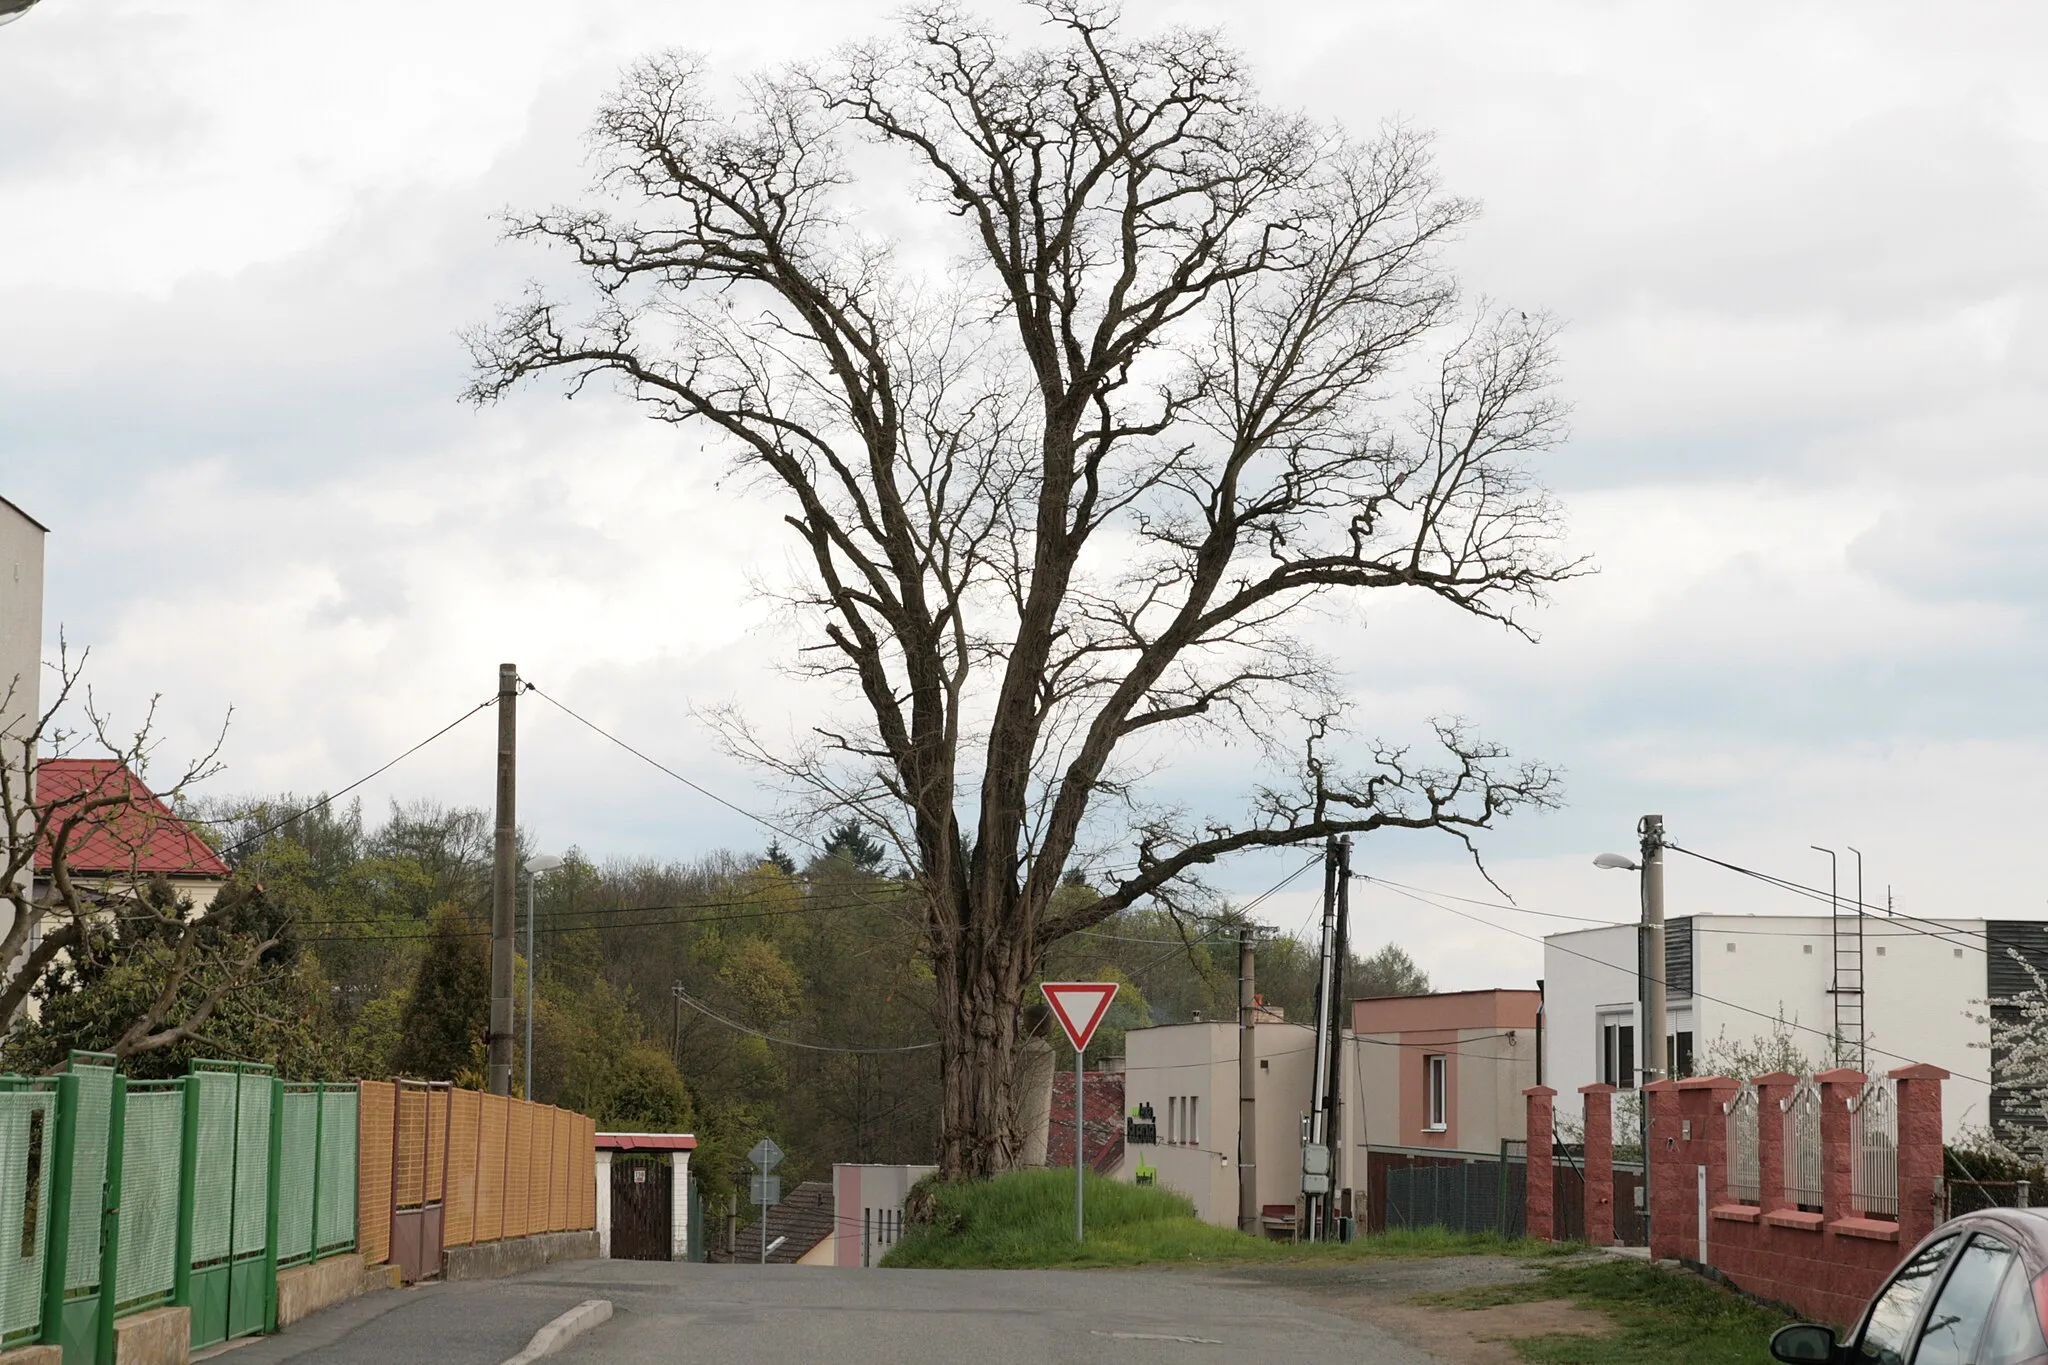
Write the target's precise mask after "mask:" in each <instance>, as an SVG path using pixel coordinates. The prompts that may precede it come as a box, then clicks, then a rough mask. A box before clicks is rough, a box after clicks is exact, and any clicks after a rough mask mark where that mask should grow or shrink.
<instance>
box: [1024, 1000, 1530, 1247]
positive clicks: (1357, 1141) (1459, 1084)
mask: <svg viewBox="0 0 2048 1365" xmlns="http://www.w3.org/2000/svg"><path fill="white" fill-rule="evenodd" d="M1541 999H1542V997H1541V995H1540V993H1539V992H1537V991H1533V990H1483V991H1447V992H1443V993H1440V994H1436V995H1415V996H1400V997H1389V998H1384V999H1370V1000H1358V1001H1354V1002H1352V1010H1351V1025H1352V1026H1351V1028H1349V1029H1346V1030H1345V1031H1344V1032H1343V1035H1342V1036H1341V1038H1340V1039H1339V1040H1338V1043H1337V1046H1338V1048H1339V1051H1338V1055H1337V1074H1338V1094H1339V1098H1340V1102H1341V1104H1342V1106H1343V1112H1342V1116H1341V1138H1340V1140H1339V1142H1338V1143H1337V1148H1338V1152H1337V1160H1336V1164H1335V1169H1334V1170H1333V1171H1332V1172H1331V1185H1332V1189H1333V1190H1334V1192H1335V1196H1336V1209H1337V1211H1338V1213H1339V1214H1341V1215H1344V1216H1351V1217H1367V1216H1368V1215H1367V1206H1368V1203H1369V1202H1370V1201H1369V1198H1368V1193H1367V1192H1368V1189H1369V1188H1370V1187H1371V1186H1372V1185H1373V1184H1374V1183H1375V1182H1377V1183H1381V1184H1383V1179H1381V1178H1379V1177H1377V1176H1376V1175H1375V1170H1376V1169H1377V1168H1379V1167H1385V1166H1388V1165H1402V1164H1409V1163H1411V1162H1413V1161H1416V1160H1422V1161H1446V1160H1453V1161H1462V1160H1464V1159H1466V1158H1467V1157H1471V1156H1479V1155H1484V1156H1486V1157H1488V1158H1490V1159H1493V1160H1498V1159H1499V1155H1500V1142H1501V1140H1502V1139H1503V1138H1510V1137H1520V1136H1521V1135H1522V1103H1523V1101H1522V1094H1521V1092H1522V1090H1523V1089H1524V1088H1526V1087H1528V1086H1531V1085H1534V1084H1535V1083H1536V1056H1537V1046H1536V1026H1537V1016H1538V1011H1539V1009H1540V1006H1541ZM1238 1036H1239V1035H1238V1026H1237V1024H1236V1023H1235V1022H1231V1023H1213V1024H1212V1023H1198V1024H1168V1025H1162V1026H1158V1027H1154V1028H1144V1029H1132V1030H1130V1031H1129V1032H1128V1033H1126V1034H1125V1035H1124V1052H1125V1058H1124V1094H1125V1103H1126V1106H1127V1107H1128V1108H1129V1109H1130V1110H1131V1111H1133V1112H1141V1111H1145V1112H1149V1113H1150V1115H1151V1121H1150V1123H1149V1124H1143V1123H1134V1124H1132V1125H1131V1126H1130V1131H1129V1133H1128V1135H1127V1137H1126V1141H1125V1148H1124V1159H1123V1162H1122V1165H1121V1167H1120V1169H1119V1172H1118V1174H1119V1176H1120V1177H1121V1178H1123V1179H1126V1180H1130V1179H1135V1178H1136V1175H1137V1171H1138V1167H1139V1166H1140V1165H1144V1166H1147V1167H1150V1168H1151V1170H1152V1171H1154V1172H1156V1175H1155V1176H1154V1177H1153V1178H1154V1179H1155V1180H1156V1181H1157V1183H1158V1184H1160V1185H1163V1186H1167V1187H1169V1188H1171V1189H1175V1190H1178V1191H1180V1192H1181V1193H1182V1194H1184V1195H1186V1196H1187V1197H1188V1198H1189V1199H1190V1200H1192V1201H1193V1202H1194V1205H1195V1213H1196V1215H1197V1216H1198V1217H1200V1218H1202V1219H1203V1220H1204V1221H1206V1222H1210V1223H1214V1224H1217V1225H1218V1226H1221V1227H1234V1226H1236V1224H1237V1213H1238V1188H1237V1133H1238V1069H1237V1055H1238ZM1252 1039H1253V1043H1252V1045H1253V1047H1254V1048H1255V1049H1256V1051H1257V1056H1258V1063H1259V1066H1258V1075H1257V1079H1256V1081H1255V1083H1254V1087H1253V1096H1254V1105H1255V1108H1256V1111H1257V1114H1258V1120H1257V1121H1258V1152H1257V1171H1258V1174H1257V1194H1258V1203H1259V1209H1260V1213H1261V1216H1262V1219H1263V1223H1264V1226H1265V1228H1266V1229H1267V1230H1268V1231H1269V1232H1277V1231H1284V1230H1289V1229H1291V1228H1292V1226H1293V1224H1294V1219H1295V1210H1296V1209H1297V1207H1298V1205H1299V1201H1300V1198H1301V1167H1302V1147H1303V1145H1304V1133H1305V1128H1306V1121H1307V1119H1308V1117H1309V1115H1310V1114H1311V1112H1313V1110H1314V1109H1315V1108H1316V1106H1317V1103H1318V1098H1319V1092H1320V1089H1321V1087H1320V1085H1319V1084H1318V1082H1317V1079H1316V1076H1315V1046H1316V1044H1315V1030H1314V1029H1313V1028H1311V1027H1309V1026H1308V1025H1306V1024H1295V1023H1285V1022H1279V1021H1277V1020H1276V1019H1275V1018H1274V1017H1273V1016H1272V1015H1271V1014H1269V1013H1266V1012H1264V1011H1261V1014H1260V1017H1259V1018H1258V1020H1257V1021H1256V1023H1255V1025H1254V1027H1253V1030H1252ZM1148 1107H1149V1109H1148ZM1054 1116H1055V1118H1057V1117H1058V1110H1057V1107H1055V1111H1054ZM1141 1134H1142V1135H1144V1136H1147V1137H1150V1138H1151V1139H1152V1141H1150V1142H1145V1141H1141V1140H1140V1135H1141Z"/></svg>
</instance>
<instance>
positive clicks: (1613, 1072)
mask: <svg viewBox="0 0 2048 1365" xmlns="http://www.w3.org/2000/svg"><path fill="white" fill-rule="evenodd" d="M1626 1018H1628V1016H1627V1015H1613V1016H1610V1017H1608V1018H1606V1019H1603V1020H1602V1021H1601V1024H1600V1080H1601V1083H1602V1084H1604V1085H1611V1086H1614V1087H1616V1088H1617V1089H1620V1090H1633V1089H1635V1088H1636V1026H1635V1025H1634V1024H1632V1023H1623V1022H1621V1021H1622V1020H1624V1019H1626Z"/></svg>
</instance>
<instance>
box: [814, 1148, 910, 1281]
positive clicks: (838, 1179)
mask: <svg viewBox="0 0 2048 1365" xmlns="http://www.w3.org/2000/svg"><path fill="white" fill-rule="evenodd" d="M938 1169H939V1168H938V1167H936V1166H884V1165H868V1164H855V1163H852V1162H841V1163H840V1164H838V1165H836V1166H834V1167H833V1168H832V1204H833V1208H834V1209H835V1210H836V1216H835V1219H834V1228H833V1250H832V1255H831V1258H830V1260H829V1262H828V1264H831V1265H842V1266H868V1267H872V1266H877V1265H880V1264H881V1263H882V1257H883V1256H884V1255H886V1254H887V1253H888V1250H889V1248H890V1247H892V1246H895V1245H896V1242H897V1239H898V1238H900V1237H901V1236H902V1235H903V1207H904V1204H905V1202H906V1201H907V1200H908V1199H909V1196H910V1187H911V1186H912V1185H915V1184H916V1183H917V1182H918V1181H920V1180H922V1179H924V1178H925V1177H926V1176H928V1175H934V1174H936V1173H937V1172H938ZM802 1264H806V1265H810V1264H814V1262H810V1261H805V1262H803V1263H802Z"/></svg>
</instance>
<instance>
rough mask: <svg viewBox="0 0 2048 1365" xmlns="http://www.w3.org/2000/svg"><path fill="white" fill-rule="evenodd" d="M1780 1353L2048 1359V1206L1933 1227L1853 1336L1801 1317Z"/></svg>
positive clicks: (1934, 1364)
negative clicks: (1842, 1335)
mask: <svg viewBox="0 0 2048 1365" xmlns="http://www.w3.org/2000/svg"><path fill="white" fill-rule="evenodd" d="M1771 1354H1772V1355H1773V1356H1775V1357H1776V1358H1777V1359H1779V1360H1784V1361H1792V1362H1815V1361H1819V1362H1828V1363H1829V1365H2048V1210H2035V1209H1986V1210H1984V1211H1983V1212H1981V1213H1968V1214H1964V1215H1963V1216H1962V1217H1960V1218H1953V1219H1950V1220H1949V1221H1948V1222H1946V1223H1943V1224H1942V1225H1941V1226H1940V1227H1938V1228H1936V1229H1935V1230H1934V1231H1933V1232H1930V1233H1929V1234H1927V1236H1926V1237H1925V1238H1923V1239H1922V1240H1921V1242H1920V1244H1919V1245H1918V1246H1916V1247H1914V1248H1913V1251H1912V1254H1911V1255H1909V1256H1907V1257H1906V1259H1905V1260H1904V1261H1903V1262H1901V1263H1900V1265H1899V1268H1898V1269H1897V1270H1895V1271H1893V1272H1892V1276H1891V1278H1890V1279H1889V1280H1886V1281H1885V1284H1884V1288H1882V1289H1880V1290H1878V1291H1877V1293H1876V1295H1874V1296H1873V1297H1872V1298H1871V1300H1870V1306H1869V1307H1868V1308H1866V1309H1865V1310H1864V1311H1863V1316H1862V1318H1861V1319H1860V1320H1859V1321H1858V1322H1857V1324H1856V1326H1855V1328H1854V1330H1852V1331H1851V1332H1850V1333H1849V1335H1848V1336H1847V1337H1846V1338H1837V1337H1836V1335H1835V1331H1834V1329H1833V1328H1832V1327H1822V1326H1818V1325H1816V1324H1814V1323H1808V1322H1802V1323H1797V1324H1795V1325H1793V1326H1790V1327H1781V1328H1779V1329H1778V1331H1777V1332H1776V1334H1774V1335H1773V1336H1772V1337H1771Z"/></svg>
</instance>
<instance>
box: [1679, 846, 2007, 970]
mask: <svg viewBox="0 0 2048 1365" xmlns="http://www.w3.org/2000/svg"><path fill="white" fill-rule="evenodd" d="M1664 847H1666V848H1668V849H1670V850H1671V851H1672V852H1674V853H1683V854H1684V855H1685V856H1686V857H1688V858H1697V859H1699V860H1700V861H1701V862H1703V863H1712V864H1713V865H1714V866H1715V867H1721V868H1726V869H1727V870H1728V871H1730V872H1737V873H1740V874H1741V875H1743V876H1745V877H1753V878H1755V879H1756V880H1757V881H1760V882H1763V883H1765V884H1766V885H1768V886H1775V887H1777V888H1779V889H1780V890H1783V891H1790V892H1792V893H1794V894H1795V895H1800V896H1806V897H1808V898H1809V899H1812V900H1816V901H1825V902H1827V903H1828V904H1829V905H1830V906H1837V905H1841V904H1843V903H1844V901H1843V898H1842V897H1841V896H1840V895H1839V894H1838V893H1836V892H1832V891H1822V890H1820V889H1819V888H1818V887H1812V886H1807V885H1805V884H1803V883H1800V882H1795V881H1790V880H1788V879H1786V878H1784V877H1775V876H1772V875H1771V874H1770V873H1768V872H1759V871H1757V870H1756V869H1755V868H1750V867H1743V866H1742V865H1740V864H1739V863H1730V862H1724V861H1723V860H1721V859H1719V858H1713V857H1709V856H1708V855H1707V854H1704V853H1695V852H1694V851H1693V850H1691V849H1689V848H1681V847H1679V846H1678V845H1677V844H1673V843H1666V844H1665V845H1664ZM1846 903H1847V904H1849V905H1851V906H1854V907H1855V908H1856V909H1858V910H1861V911H1864V912H1866V913H1867V912H1869V911H1872V910H1875V909H1877V908H1878V907H1876V906H1873V905H1867V904H1865V903H1864V902H1863V901H1860V900H1858V899H1857V898H1856V897H1854V896H1851V897H1849V898H1848V899H1847V902H1846ZM1885 917H1886V919H1888V920H1890V921H1891V922H1893V923H1897V924H1900V925H1902V926H1903V927H1904V928H1906V929H1907V930H1908V931H1909V932H1911V933H1917V934H1922V935H1924V936H1925V937H1927V938H1938V939H1941V940H1943V941H1944V942H1949V943H1955V937H1956V936H1960V937H1963V938H1983V939H1986V941H1987V943H1988V936H1987V935H1986V934H1984V933H1983V932H1982V931H1980V930H1976V929H1950V928H1947V927H1944V926H1941V925H1940V924H1939V923H1938V922H1937V921H1935V920H1928V919H1921V918H1920V917H1919V916H1917V915H1904V914H1900V913H1898V912H1896V911H1888V912H1886V916H1885ZM1915 922H1918V923H1920V924H1932V925H1935V926H1936V931H1929V930H1926V929H1915V928H1913V924H1914V923H1915ZM1955 946H1957V947H1963V948H1969V949H1972V950H1973V951H1976V952H1980V953H1989V952H1990V949H1989V948H1988V947H1986V946H1980V945H1978V944H1975V943H1957V944H1956V945H1955Z"/></svg>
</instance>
